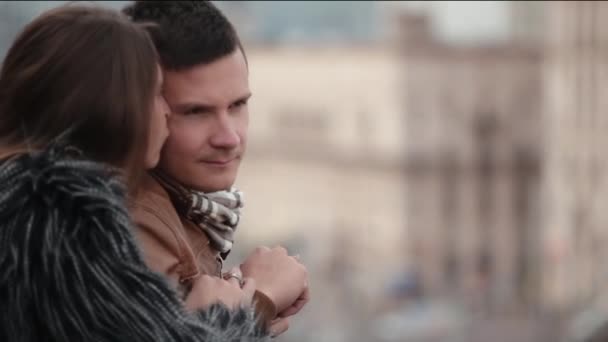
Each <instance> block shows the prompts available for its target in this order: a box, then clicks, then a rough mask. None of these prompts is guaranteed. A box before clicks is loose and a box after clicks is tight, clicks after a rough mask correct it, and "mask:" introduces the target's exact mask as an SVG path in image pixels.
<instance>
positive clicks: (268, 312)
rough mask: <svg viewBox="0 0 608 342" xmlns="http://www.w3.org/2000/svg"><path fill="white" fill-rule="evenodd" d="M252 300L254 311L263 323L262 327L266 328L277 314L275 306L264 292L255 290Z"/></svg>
mask: <svg viewBox="0 0 608 342" xmlns="http://www.w3.org/2000/svg"><path fill="white" fill-rule="evenodd" d="M253 302H254V306H255V312H256V313H257V315H258V317H259V320H260V323H261V324H263V325H264V327H266V328H268V327H269V326H270V322H271V321H272V320H273V319H274V318H275V317H276V316H277V314H278V312H277V307H276V305H275V304H274V302H273V301H272V299H270V297H268V296H267V295H265V294H264V293H262V292H260V291H258V290H256V291H255V293H254V295H253Z"/></svg>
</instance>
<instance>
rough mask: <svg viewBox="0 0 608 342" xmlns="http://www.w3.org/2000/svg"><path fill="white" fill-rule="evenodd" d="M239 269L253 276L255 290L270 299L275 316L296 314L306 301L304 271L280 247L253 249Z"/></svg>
mask: <svg viewBox="0 0 608 342" xmlns="http://www.w3.org/2000/svg"><path fill="white" fill-rule="evenodd" d="M241 271H242V273H243V276H245V277H250V278H253V279H255V281H256V284H257V290H258V291H259V292H262V293H263V294H265V295H266V296H267V297H268V298H270V300H272V302H273V303H274V305H275V306H276V309H277V312H278V313H279V317H287V316H291V315H293V314H295V313H297V312H298V311H300V309H301V308H302V307H303V306H304V304H306V302H308V299H309V291H308V271H307V270H306V267H305V266H304V265H302V264H301V263H300V262H299V260H298V259H297V258H294V257H292V256H289V255H288V254H287V250H286V249H285V248H283V247H275V248H273V249H269V248H267V247H258V248H256V250H255V251H254V252H253V253H252V254H251V255H250V256H249V257H248V258H247V259H246V260H245V262H244V263H243V264H241ZM281 314H282V315H281Z"/></svg>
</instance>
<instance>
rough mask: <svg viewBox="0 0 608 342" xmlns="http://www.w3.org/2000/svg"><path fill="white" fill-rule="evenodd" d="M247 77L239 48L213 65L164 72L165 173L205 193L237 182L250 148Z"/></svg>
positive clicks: (249, 94) (162, 159) (163, 159)
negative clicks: (167, 133) (167, 111)
mask: <svg viewBox="0 0 608 342" xmlns="http://www.w3.org/2000/svg"><path fill="white" fill-rule="evenodd" d="M248 76H249V73H248V69H247V65H246V63H245V58H244V56H243V54H242V53H241V51H240V49H236V51H235V52H234V53H232V54H230V55H227V56H225V57H222V58H220V59H218V60H216V61H214V62H212V63H210V64H205V65H202V64H201V65H197V66H194V67H192V68H189V69H186V70H183V71H177V72H174V71H165V85H164V87H165V99H166V100H167V103H168V104H169V108H170V109H171V116H170V118H169V131H170V133H171V134H170V136H169V138H168V139H167V142H166V143H165V146H164V148H163V151H162V155H161V160H160V164H159V167H160V168H161V170H163V171H164V172H165V173H167V174H169V175H170V176H172V177H173V178H174V179H176V180H177V181H179V182H180V183H182V184H184V185H186V186H189V187H191V188H194V189H197V190H200V191H205V192H212V191H219V190H225V189H227V188H229V187H230V186H231V185H232V184H233V183H234V181H235V179H236V176H237V171H238V168H239V165H240V162H241V158H242V157H243V154H244V153H245V148H246V145H247V126H248V122H249V112H248V108H247V101H248V99H249V97H250V96H251V92H250V91H249V81H248Z"/></svg>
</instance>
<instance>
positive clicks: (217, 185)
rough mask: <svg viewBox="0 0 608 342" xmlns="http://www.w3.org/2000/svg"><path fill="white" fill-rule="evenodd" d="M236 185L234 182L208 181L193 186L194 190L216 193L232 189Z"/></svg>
mask: <svg viewBox="0 0 608 342" xmlns="http://www.w3.org/2000/svg"><path fill="white" fill-rule="evenodd" d="M233 184H234V180H232V181H230V180H223V181H220V180H218V181H216V182H210V181H209V179H207V180H206V181H201V182H197V183H195V184H191V187H192V188H193V190H197V191H202V192H216V191H222V190H227V189H230V187H231V186H232V185H233Z"/></svg>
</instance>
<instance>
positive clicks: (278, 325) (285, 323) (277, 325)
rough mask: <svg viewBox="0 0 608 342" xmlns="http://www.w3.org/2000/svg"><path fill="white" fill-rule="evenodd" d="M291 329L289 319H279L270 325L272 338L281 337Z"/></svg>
mask: <svg viewBox="0 0 608 342" xmlns="http://www.w3.org/2000/svg"><path fill="white" fill-rule="evenodd" d="M287 329H289V318H278V319H275V320H273V321H272V322H271V323H270V328H269V330H270V335H271V336H272V337H275V336H279V335H281V334H282V333H284V332H286V331H287Z"/></svg>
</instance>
